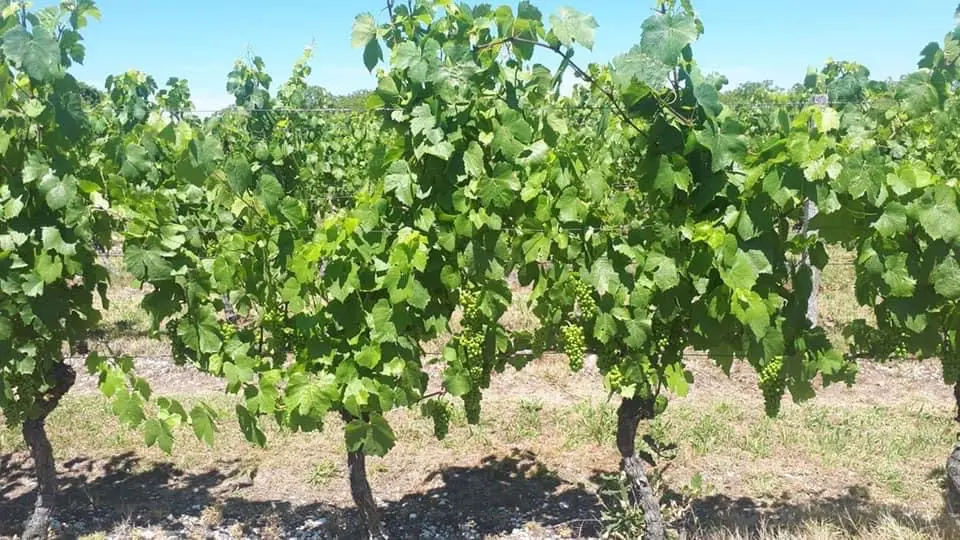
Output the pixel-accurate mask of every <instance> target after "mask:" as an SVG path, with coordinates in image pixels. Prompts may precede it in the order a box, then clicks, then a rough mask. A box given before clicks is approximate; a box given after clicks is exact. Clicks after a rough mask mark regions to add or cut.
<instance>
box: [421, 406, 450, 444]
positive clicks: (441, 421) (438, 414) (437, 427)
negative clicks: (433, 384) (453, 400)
mask: <svg viewBox="0 0 960 540" xmlns="http://www.w3.org/2000/svg"><path fill="white" fill-rule="evenodd" d="M421 411H422V412H423V415H424V416H429V417H430V418H431V419H433V434H434V435H435V436H436V437H437V440H440V441H442V440H443V439H445V438H446V437H447V434H448V433H450V417H451V410H450V405H449V404H448V403H447V402H446V401H443V400H438V399H431V400H430V401H428V402H426V403H425V404H424V405H423V407H422V408H421Z"/></svg>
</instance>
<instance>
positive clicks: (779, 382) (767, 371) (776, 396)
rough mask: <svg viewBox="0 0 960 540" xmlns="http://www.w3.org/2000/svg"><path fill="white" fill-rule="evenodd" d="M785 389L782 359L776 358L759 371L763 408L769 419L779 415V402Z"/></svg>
mask: <svg viewBox="0 0 960 540" xmlns="http://www.w3.org/2000/svg"><path fill="white" fill-rule="evenodd" d="M785 388H786V381H785V380H784V377H783V358H782V357H779V356H778V357H776V358H774V359H773V360H771V361H770V362H768V363H767V365H765V366H763V369H762V370H760V390H762V391H763V406H764V409H765V410H766V412H767V416H769V417H770V418H774V417H776V416H777V415H779V414H780V402H781V400H782V399H783V391H784V389H785Z"/></svg>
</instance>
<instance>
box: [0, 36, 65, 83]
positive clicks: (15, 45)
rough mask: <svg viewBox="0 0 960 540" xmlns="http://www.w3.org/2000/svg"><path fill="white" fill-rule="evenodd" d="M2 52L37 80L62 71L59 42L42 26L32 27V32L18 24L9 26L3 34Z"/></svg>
mask: <svg viewBox="0 0 960 540" xmlns="http://www.w3.org/2000/svg"><path fill="white" fill-rule="evenodd" d="M3 54H5V55H6V56H7V57H8V58H10V59H11V60H13V61H14V62H16V63H17V64H19V65H20V67H22V68H23V70H24V71H25V72H26V73H27V75H29V76H30V78H32V79H35V80H37V81H44V80H47V79H50V78H53V77H54V76H55V75H59V74H60V73H61V72H62V67H61V65H60V44H59V43H58V42H57V40H56V39H54V37H53V36H51V35H50V33H49V32H47V30H46V29H44V28H43V27H39V26H36V27H34V28H33V33H32V34H31V33H30V32H28V31H27V29H26V28H24V27H23V26H20V25H16V26H14V27H13V28H11V29H10V30H9V31H7V33H5V34H4V35H3Z"/></svg>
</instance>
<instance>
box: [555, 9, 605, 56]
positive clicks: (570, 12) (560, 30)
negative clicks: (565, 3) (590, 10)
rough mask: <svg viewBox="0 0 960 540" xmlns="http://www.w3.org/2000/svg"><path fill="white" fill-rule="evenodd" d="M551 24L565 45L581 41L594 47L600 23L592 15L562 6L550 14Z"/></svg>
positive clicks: (585, 45) (568, 45)
mask: <svg viewBox="0 0 960 540" xmlns="http://www.w3.org/2000/svg"><path fill="white" fill-rule="evenodd" d="M550 25H551V26H552V27H553V28H552V30H553V33H554V35H556V36H557V39H558V40H560V43H562V44H564V45H565V46H567V47H572V46H573V44H574V43H579V44H581V45H583V46H584V47H586V48H587V49H591V50H592V49H593V44H594V38H595V34H596V30H597V26H598V25H597V20H596V19H594V18H593V17H592V16H591V15H587V14H586V13H581V12H580V11H577V10H576V9H573V8H569V7H561V8H560V9H558V10H557V12H556V13H555V14H553V15H551V16H550Z"/></svg>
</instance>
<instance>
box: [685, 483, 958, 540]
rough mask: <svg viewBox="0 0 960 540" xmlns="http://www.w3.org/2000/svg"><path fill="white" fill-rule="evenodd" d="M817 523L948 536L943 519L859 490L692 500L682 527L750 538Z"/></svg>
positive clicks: (853, 532)
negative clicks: (804, 497) (805, 496)
mask: <svg viewBox="0 0 960 540" xmlns="http://www.w3.org/2000/svg"><path fill="white" fill-rule="evenodd" d="M811 523H820V524H826V525H829V526H831V527H832V528H834V529H837V530H839V531H843V532H845V533H846V534H848V535H850V536H851V537H858V536H861V535H863V534H864V533H866V532H867V531H866V530H865V529H867V528H870V527H876V526H877V525H879V524H881V523H893V524H896V525H897V526H898V527H900V528H902V529H903V530H909V531H913V532H915V533H917V535H918V536H920V537H921V538H932V537H937V538H942V537H950V534H952V532H951V531H949V530H948V529H947V527H948V525H949V523H948V520H947V519H946V518H945V516H944V515H941V516H938V517H936V518H933V519H931V518H930V517H929V516H926V515H923V514H920V513H917V512H914V511H912V510H910V509H909V508H907V507H904V506H901V505H897V504H888V503H883V502H880V501H874V500H872V499H871V497H870V492H869V490H868V489H867V488H866V487H863V486H852V487H850V488H848V489H847V492H846V493H844V494H842V495H838V496H832V497H820V498H817V499H813V500H809V501H791V500H774V501H764V500H756V499H753V498H746V497H743V498H731V497H727V496H725V495H713V496H709V497H704V498H700V499H697V500H695V501H693V503H692V507H691V512H690V513H689V516H688V517H687V518H685V519H684V523H683V524H682V526H683V527H684V528H685V529H686V530H688V531H690V532H695V533H696V535H697V536H701V537H704V538H710V537H713V536H716V535H718V534H720V533H728V532H731V531H736V532H739V533H740V534H741V535H742V536H744V537H747V538H753V537H755V536H756V534H757V531H758V530H763V531H766V532H773V531H776V532H781V533H791V532H799V531H802V530H803V529H804V527H805V526H806V525H809V524H811Z"/></svg>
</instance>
